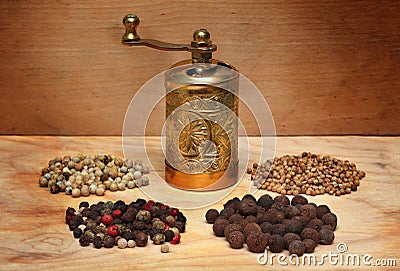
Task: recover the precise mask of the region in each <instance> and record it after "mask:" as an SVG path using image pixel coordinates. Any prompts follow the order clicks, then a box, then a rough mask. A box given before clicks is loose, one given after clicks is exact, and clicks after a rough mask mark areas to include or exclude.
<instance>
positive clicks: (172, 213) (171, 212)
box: [169, 208, 179, 216]
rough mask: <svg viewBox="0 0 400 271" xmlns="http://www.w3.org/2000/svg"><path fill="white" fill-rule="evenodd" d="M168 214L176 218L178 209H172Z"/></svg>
mask: <svg viewBox="0 0 400 271" xmlns="http://www.w3.org/2000/svg"><path fill="white" fill-rule="evenodd" d="M169 214H170V215H172V216H177V215H178V214H179V209H177V208H172V209H171V211H170V212H169Z"/></svg>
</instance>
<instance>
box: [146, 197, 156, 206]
mask: <svg viewBox="0 0 400 271" xmlns="http://www.w3.org/2000/svg"><path fill="white" fill-rule="evenodd" d="M147 203H148V204H150V205H152V206H153V205H154V204H155V202H154V200H152V199H151V200H149V201H148V202H147Z"/></svg>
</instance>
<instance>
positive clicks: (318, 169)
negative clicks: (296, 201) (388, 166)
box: [247, 152, 365, 196]
mask: <svg viewBox="0 0 400 271" xmlns="http://www.w3.org/2000/svg"><path fill="white" fill-rule="evenodd" d="M247 173H248V174H251V180H252V181H253V182H254V186H256V187H257V188H260V189H266V190H268V191H272V192H277V193H280V194H282V195H294V196H296V195H299V194H306V195H311V196H316V195H323V194H329V195H335V196H340V195H344V194H350V193H351V192H353V191H357V187H358V186H359V185H360V180H361V179H362V178H364V176H365V172H364V171H360V170H357V167H356V165H355V164H354V163H351V162H349V161H348V160H340V159H337V158H335V157H331V156H328V155H324V156H323V155H317V154H312V153H310V152H303V153H302V154H301V155H284V156H282V157H278V158H275V159H273V160H268V161H267V162H265V163H261V164H260V165H258V164H257V163H254V164H253V168H248V169H247Z"/></svg>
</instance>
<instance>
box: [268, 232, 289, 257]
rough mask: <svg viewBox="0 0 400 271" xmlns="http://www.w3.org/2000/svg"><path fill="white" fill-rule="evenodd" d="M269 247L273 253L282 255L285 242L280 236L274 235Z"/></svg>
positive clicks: (270, 239)
mask: <svg viewBox="0 0 400 271" xmlns="http://www.w3.org/2000/svg"><path fill="white" fill-rule="evenodd" d="M268 246H269V249H270V250H271V252H273V253H280V252H282V251H283V250H284V249H285V240H284V239H283V237H282V236H280V235H279V234H273V235H271V237H270V238H269V240H268Z"/></svg>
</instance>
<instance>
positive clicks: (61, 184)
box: [39, 153, 149, 197]
mask: <svg viewBox="0 0 400 271" xmlns="http://www.w3.org/2000/svg"><path fill="white" fill-rule="evenodd" d="M147 173H149V167H147V166H143V164H142V161H140V160H136V161H135V162H133V161H130V160H124V159H123V158H121V157H116V156H113V155H107V154H102V153H100V154H97V155H76V156H72V157H71V156H64V157H63V158H62V157H60V156H57V157H56V158H54V159H53V160H50V161H49V165H48V167H45V168H43V169H42V174H41V176H40V178H39V186H41V187H47V188H48V189H49V190H50V192H51V193H52V194H57V193H60V192H64V193H65V194H67V195H72V197H80V196H89V195H90V194H96V195H98V196H102V195H104V193H105V191H106V190H110V191H118V190H121V191H123V190H125V189H127V188H129V189H132V188H135V187H141V186H146V185H148V184H149V178H148V177H147V176H144V174H147Z"/></svg>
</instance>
